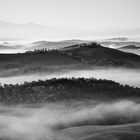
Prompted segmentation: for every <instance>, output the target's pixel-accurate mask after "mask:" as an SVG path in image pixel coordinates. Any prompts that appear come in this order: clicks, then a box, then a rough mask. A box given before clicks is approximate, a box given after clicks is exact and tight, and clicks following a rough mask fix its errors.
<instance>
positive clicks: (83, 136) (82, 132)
mask: <svg viewBox="0 0 140 140" xmlns="http://www.w3.org/2000/svg"><path fill="white" fill-rule="evenodd" d="M139 131H140V123H137V124H127V125H116V126H81V127H72V128H67V129H64V130H62V131H61V133H63V134H64V135H65V136H66V137H68V138H71V139H73V140H92V139H94V140H139V139H140V133H139Z"/></svg>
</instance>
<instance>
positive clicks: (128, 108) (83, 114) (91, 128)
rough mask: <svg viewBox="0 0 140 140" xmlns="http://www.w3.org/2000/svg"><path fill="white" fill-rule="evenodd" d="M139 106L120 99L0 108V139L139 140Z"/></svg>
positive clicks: (137, 103)
mask: <svg viewBox="0 0 140 140" xmlns="http://www.w3.org/2000/svg"><path fill="white" fill-rule="evenodd" d="M139 114H140V104H139V102H135V101H129V100H122V101H116V102H110V103H103V102H102V103H96V102H91V103H90V104H89V103H87V102H85V103H84V101H83V102H82V104H80V103H79V104H78V102H76V103H74V102H73V103H71V104H70V103H69V104H68V103H63V102H61V103H58V102H57V103H50V104H43V105H38V106H36V107H34V106H31V105H30V106H27V105H17V106H10V107H9V106H6V105H0V138H1V139H7V140H19V139H20V140H44V139H45V140H81V139H84V140H89V139H94V140H98V139H103V140H112V139H116V140H120V139H121V140H122V139H124V138H125V140H132V139H133V140H138V139H139V138H140V134H139V130H140V116H139Z"/></svg>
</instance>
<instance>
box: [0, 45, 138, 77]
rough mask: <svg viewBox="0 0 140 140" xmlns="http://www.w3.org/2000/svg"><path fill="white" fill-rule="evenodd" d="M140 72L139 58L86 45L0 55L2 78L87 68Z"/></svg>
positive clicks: (113, 50) (99, 46) (130, 54)
mask: <svg viewBox="0 0 140 140" xmlns="http://www.w3.org/2000/svg"><path fill="white" fill-rule="evenodd" d="M97 66H98V67H127V68H139V67H140V56H138V55H135V54H132V53H126V52H121V51H119V50H115V49H110V48H106V47H103V46H101V45H99V44H96V43H89V44H86V43H83V44H79V45H73V46H70V47H65V48H63V49H60V50H50V51H48V50H46V49H42V50H35V51H28V52H26V53H18V54H0V71H1V73H0V75H1V76H3V75H4V74H3V73H6V75H16V74H29V73H35V72H48V71H49V72H53V71H55V72H56V71H62V70H65V69H66V70H72V69H85V68H88V67H91V68H94V67H97Z"/></svg>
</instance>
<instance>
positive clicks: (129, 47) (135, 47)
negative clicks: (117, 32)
mask: <svg viewBox="0 0 140 140" xmlns="http://www.w3.org/2000/svg"><path fill="white" fill-rule="evenodd" d="M119 49H134V50H137V49H140V47H137V46H135V45H128V46H124V47H120V48H119Z"/></svg>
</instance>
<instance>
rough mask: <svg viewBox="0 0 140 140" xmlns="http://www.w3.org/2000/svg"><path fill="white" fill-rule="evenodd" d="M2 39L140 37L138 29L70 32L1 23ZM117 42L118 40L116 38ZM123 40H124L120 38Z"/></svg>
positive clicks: (34, 24)
mask: <svg viewBox="0 0 140 140" xmlns="http://www.w3.org/2000/svg"><path fill="white" fill-rule="evenodd" d="M0 31H1V32H0V38H1V39H6V38H7V39H46V40H50V39H54V40H55V39H72V38H90V39H91V38H92V39H94V38H95V37H101V36H129V35H131V36H133V35H140V28H137V29H135V28H134V29H118V28H110V29H100V30H99V29H98V30H85V31H84V30H70V29H65V28H56V27H46V26H42V25H39V24H36V23H27V24H15V23H10V22H5V21H0ZM114 39H115V40H116V38H114ZM120 39H121V40H122V39H123V40H124V38H120Z"/></svg>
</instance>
